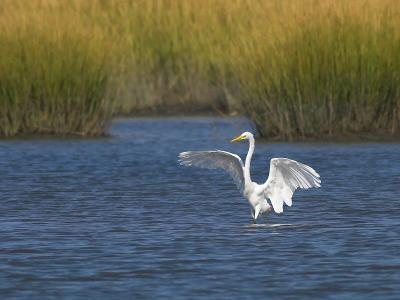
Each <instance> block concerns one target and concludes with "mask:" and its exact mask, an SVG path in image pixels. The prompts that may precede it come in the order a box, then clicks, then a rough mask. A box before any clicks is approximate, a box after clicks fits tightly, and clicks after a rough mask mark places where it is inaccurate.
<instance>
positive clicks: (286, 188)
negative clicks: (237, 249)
mask: <svg viewBox="0 0 400 300" xmlns="http://www.w3.org/2000/svg"><path fill="white" fill-rule="evenodd" d="M241 140H248V141H249V151H248V153H247V156H246V161H245V164H244V165H243V162H242V160H241V159H240V157H239V156H238V155H236V154H233V153H230V152H226V151H220V150H215V151H188V152H182V153H180V154H179V158H180V159H179V161H180V163H181V164H182V165H184V166H197V167H201V168H208V169H223V170H225V171H227V172H228V173H229V175H230V176H231V177H232V178H233V180H234V181H235V183H236V185H237V187H238V188H239V189H240V191H241V192H242V193H243V196H244V197H245V198H246V199H247V200H248V201H249V204H250V211H251V215H252V217H253V220H254V221H256V220H257V218H258V216H259V214H260V213H261V214H262V213H264V212H268V211H270V210H271V206H270V204H269V203H268V201H267V199H269V200H270V201H271V204H272V207H273V209H274V211H275V212H276V213H282V212H283V204H284V203H285V204H286V205H287V206H292V196H293V193H294V191H295V190H296V189H297V188H302V189H308V188H312V187H316V188H318V187H320V186H321V180H320V176H319V174H318V173H317V172H316V171H315V170H314V169H313V168H311V167H309V166H307V165H304V164H302V163H299V162H297V161H295V160H291V159H288V158H273V159H271V162H270V168H269V176H268V179H267V181H266V182H265V183H264V184H257V183H255V182H253V181H252V180H251V176H250V162H251V158H252V155H253V152H254V143H255V141H254V136H253V134H252V133H250V132H244V133H242V134H241V135H240V136H238V137H237V138H235V139H233V140H232V141H231V142H237V141H241Z"/></svg>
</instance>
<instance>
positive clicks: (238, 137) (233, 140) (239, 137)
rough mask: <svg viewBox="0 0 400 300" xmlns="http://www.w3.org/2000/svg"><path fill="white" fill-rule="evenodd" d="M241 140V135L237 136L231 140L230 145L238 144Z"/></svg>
mask: <svg viewBox="0 0 400 300" xmlns="http://www.w3.org/2000/svg"><path fill="white" fill-rule="evenodd" d="M242 140H244V138H243V137H242V136H241V135H239V136H237V137H235V138H234V139H232V140H231V143H235V142H239V141H242Z"/></svg>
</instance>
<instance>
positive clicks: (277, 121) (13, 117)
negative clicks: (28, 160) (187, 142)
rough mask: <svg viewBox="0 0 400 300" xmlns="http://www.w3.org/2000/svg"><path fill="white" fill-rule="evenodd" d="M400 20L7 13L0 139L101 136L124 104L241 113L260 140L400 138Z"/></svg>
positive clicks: (25, 7) (153, 11)
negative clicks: (371, 134) (373, 134)
mask: <svg viewBox="0 0 400 300" xmlns="http://www.w3.org/2000/svg"><path fill="white" fill-rule="evenodd" d="M399 20H400V2H395V1H390V0H381V1H377V0H352V1H345V0H337V1H333V0H299V1H295V0H292V1H289V0H270V1H267V0H265V1H262V0H202V1H198V0H181V1H180V0H159V1H157V0H136V1H128V0H119V1H118V0H115V1H111V0H110V1H107V0H91V1H85V0H69V1H67V0H42V1H40V0H32V1H24V0H14V1H10V0H3V1H2V2H0V41H1V44H0V67H1V69H0V101H1V102H0V134H2V135H13V134H16V133H19V132H22V133H24V132H39V133H40V132H47V133H57V134H60V133H62V134H64V133H65V134H66V133H70V132H80V133H83V134H97V133H100V132H103V130H104V128H105V127H106V124H107V122H108V120H109V119H110V116H111V114H112V112H113V110H112V108H113V107H114V101H113V99H115V100H116V101H115V103H116V105H117V107H116V109H117V111H118V112H120V113H132V112H134V113H135V112H141V111H147V112H149V111H150V112H152V111H153V112H165V111H168V110H172V111H176V110H178V111H193V110H202V109H217V110H224V111H227V110H232V109H233V110H240V111H242V112H243V113H244V114H245V115H247V116H249V117H250V118H251V119H252V120H253V121H254V122H255V124H256V126H257V128H258V131H259V132H260V133H261V135H263V136H278V137H283V138H294V137H307V136H320V135H325V134H329V135H335V134H340V133H346V132H361V131H363V132H364V131H376V130H384V131H387V132H391V133H395V132H397V131H398V127H399V122H398V120H399V117H400V113H399V91H398V90H399V84H400V75H399V72H400V24H399V23H400V21H399ZM110 99H112V100H110Z"/></svg>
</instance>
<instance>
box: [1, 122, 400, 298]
mask: <svg viewBox="0 0 400 300" xmlns="http://www.w3.org/2000/svg"><path fill="white" fill-rule="evenodd" d="M248 129H251V127H250V125H249V124H248V123H247V122H246V121H245V120H241V119H228V120H226V119H225V120H224V119H213V118H209V119H183V120H179V119H166V120H151V119H147V120H146V119H145V120H136V121H133V120H119V121H116V122H115V123H114V126H113V127H112V137H110V138H104V139H92V140H56V139H53V140H13V141H1V142H0V157H1V159H0V170H1V171H0V201H1V206H0V238H1V239H0V295H1V298H2V299H5V298H7V299H50V298H51V299H54V298H56V297H57V298H68V299H79V298H82V299H89V298H90V299H110V298H116V299H123V298H125V299H128V298H129V299H133V298H136V299H154V298H168V299H210V298H212V299H235V298H236V299H255V298H257V297H262V298H264V299H265V298H268V299H399V297H400V296H399V293H398V291H397V290H398V288H399V286H400V257H399V254H400V227H399V225H400V199H399V196H398V189H399V187H400V179H399V178H400V144H298V143H296V144H286V143H276V144H274V143H260V142H258V143H257V144H256V154H255V156H254V159H253V165H252V167H253V174H254V175H253V177H254V178H253V179H256V180H257V181H259V182H261V181H264V180H265V177H266V175H267V172H268V161H269V159H270V158H271V157H279V156H281V157H290V158H293V159H296V160H299V161H301V162H304V163H307V164H309V165H311V166H313V167H314V168H315V169H317V170H318V171H319V173H320V174H321V177H322V180H323V186H322V188H321V189H318V190H317V189H314V190H307V191H297V192H296V193H295V196H294V205H293V207H291V208H285V211H284V214H283V215H276V214H271V215H269V216H268V217H267V218H265V219H264V220H260V221H261V222H260V223H262V224H259V225H257V226H255V225H251V216H250V211H249V207H248V204H247V202H246V200H244V199H242V198H241V196H240V195H239V194H238V192H237V191H236V189H235V186H234V184H233V182H232V181H231V180H230V178H228V176H226V175H225V174H224V173H222V172H219V171H214V170H203V169H195V168H184V167H180V166H178V164H177V162H176V160H177V154H178V153H179V152H181V151H185V150H202V149H225V150H228V151H234V152H236V153H239V154H241V155H242V156H243V155H244V154H245V153H246V152H247V145H246V143H242V144H237V145H230V144H229V143H227V140H228V139H229V138H231V137H233V136H235V135H237V134H239V133H241V132H242V131H244V130H248Z"/></svg>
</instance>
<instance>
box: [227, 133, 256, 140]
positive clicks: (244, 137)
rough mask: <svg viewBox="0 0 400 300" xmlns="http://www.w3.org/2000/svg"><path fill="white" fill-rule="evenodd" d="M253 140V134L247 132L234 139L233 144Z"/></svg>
mask: <svg viewBox="0 0 400 300" xmlns="http://www.w3.org/2000/svg"><path fill="white" fill-rule="evenodd" d="M252 138H254V137H253V134H252V133H251V132H248V131H246V132H243V133H242V134H241V135H239V136H237V137H235V138H234V139H232V140H231V143H235V142H240V141H243V140H250V139H252Z"/></svg>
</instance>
